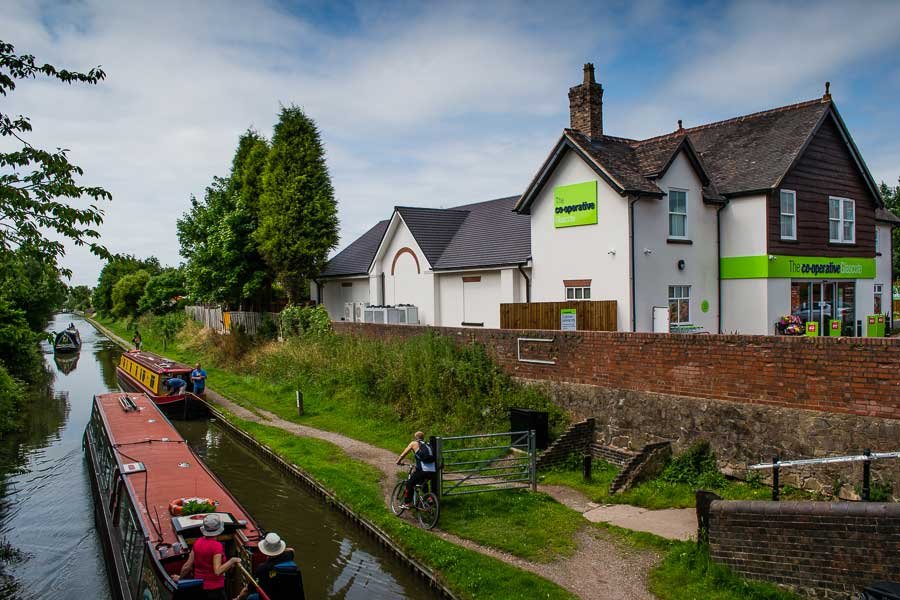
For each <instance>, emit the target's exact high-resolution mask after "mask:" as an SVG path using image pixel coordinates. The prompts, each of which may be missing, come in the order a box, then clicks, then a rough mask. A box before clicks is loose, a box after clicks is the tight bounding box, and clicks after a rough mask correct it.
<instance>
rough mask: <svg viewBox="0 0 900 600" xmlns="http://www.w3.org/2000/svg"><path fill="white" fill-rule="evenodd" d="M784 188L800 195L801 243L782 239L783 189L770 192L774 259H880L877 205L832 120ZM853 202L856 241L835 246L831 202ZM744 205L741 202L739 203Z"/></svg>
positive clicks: (769, 220)
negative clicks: (830, 227) (785, 256)
mask: <svg viewBox="0 0 900 600" xmlns="http://www.w3.org/2000/svg"><path fill="white" fill-rule="evenodd" d="M781 189H786V190H793V191H795V192H796V193H797V201H796V217H795V218H796V223H797V225H796V227H797V239H796V241H794V240H782V239H781V195H780V190H773V191H771V192H769V195H768V198H767V205H768V206H767V209H766V223H767V226H766V229H767V231H768V240H769V244H768V245H769V254H788V255H799V256H852V257H873V256H875V206H876V200H875V198H874V197H873V196H872V193H871V192H870V191H869V186H868V185H867V184H866V181H865V179H864V178H863V175H862V173H861V172H860V170H859V167H857V165H856V162H855V161H854V159H853V155H852V154H851V153H850V150H849V148H848V147H847V144H846V143H845V142H844V138H843V136H842V135H841V132H840V131H839V130H838V127H837V125H836V124H835V122H834V119H833V118H832V117H830V116H829V117H827V118H826V120H825V122H824V123H823V124H822V126H821V127H820V128H819V131H818V132H816V134H815V135H814V136H813V138H812V140H810V143H809V145H808V146H807V147H806V150H804V152H803V155H802V156H801V157H800V160H798V161H797V164H795V165H794V167H793V168H792V169H791V170H790V171H789V172H788V174H787V175H786V176H785V178H784V181H782V183H781ZM829 196H836V197H841V198H850V199H851V200H854V201H855V204H856V211H855V212H856V217H855V218H856V225H855V227H856V242H855V243H854V244H835V243H831V242H829V239H828V198H829ZM735 202H740V200H739V199H738V200H735Z"/></svg>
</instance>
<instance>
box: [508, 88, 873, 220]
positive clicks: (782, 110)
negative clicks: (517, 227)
mask: <svg viewBox="0 0 900 600" xmlns="http://www.w3.org/2000/svg"><path fill="white" fill-rule="evenodd" d="M828 118H833V119H834V120H835V123H836V124H837V126H838V129H839V130H840V132H841V135H842V136H843V137H844V140H845V141H846V143H847V146H848V148H849V149H850V152H851V154H852V155H853V157H854V159H855V161H856V163H857V165H858V166H859V168H860V171H861V172H862V174H863V177H864V178H865V179H866V182H867V183H868V185H869V186H870V188H871V189H872V192H873V195H874V196H875V197H876V198H879V199H878V200H877V201H878V202H880V196H879V194H878V192H877V187H876V186H875V181H874V179H873V178H872V175H871V174H870V173H869V170H868V168H867V167H866V165H865V162H863V160H862V156H861V155H860V153H859V150H858V149H857V148H856V145H855V144H854V143H853V139H852V138H851V137H850V133H849V131H848V130H847V127H846V125H845V124H844V122H843V120H842V119H841V116H840V114H839V113H838V111H837V108H835V106H834V103H833V102H832V101H831V99H830V97H824V98H817V99H815V100H809V101H806V102H800V103H798V104H791V105H789V106H782V107H779V108H773V109H771V110H765V111H761V112H756V113H752V114H749V115H744V116H742V117H736V118H733V119H727V120H724V121H717V122H715V123H708V124H706V125H700V126H697V127H690V128H687V129H683V128H679V129H678V130H677V131H674V132H672V133H668V134H665V135H661V136H658V137H653V138H649V139H646V140H632V139H628V138H620V137H613V136H607V135H604V136H601V137H600V138H596V139H589V138H588V137H587V136H585V135H584V134H582V133H581V132H578V131H574V130H570V129H567V130H565V131H564V132H563V137H562V138H560V141H559V142H557V144H556V146H554V148H553V150H552V151H551V153H550V155H549V156H548V158H547V160H546V161H545V163H544V166H542V167H541V170H540V171H538V174H537V175H536V176H535V178H534V180H533V181H532V182H531V185H529V187H528V189H527V190H526V191H525V193H524V194H522V198H521V199H520V201H519V203H518V204H517V206H516V210H518V211H520V212H528V210H529V209H530V206H531V203H532V202H533V201H534V199H535V197H536V196H537V194H538V193H539V192H540V189H541V188H542V187H543V184H544V183H545V182H546V180H547V178H548V177H549V176H550V174H551V173H552V171H553V167H555V166H556V164H557V163H558V162H559V160H561V158H562V155H563V154H564V153H565V152H566V151H567V150H570V149H574V150H577V151H578V153H579V154H581V155H582V158H584V159H585V160H586V162H588V164H590V165H591V167H592V168H594V170H595V171H597V172H598V174H600V175H601V177H602V178H603V179H604V180H606V181H607V183H609V184H610V186H611V187H612V188H613V189H614V190H616V191H617V192H618V193H619V194H622V195H625V194H628V193H631V194H645V195H653V194H654V192H655V193H656V194H660V193H661V190H660V189H659V188H658V187H657V186H656V184H655V182H656V181H657V180H658V179H659V178H660V177H662V176H663V175H664V174H665V172H666V170H667V169H668V168H669V166H670V165H671V164H672V161H673V160H674V159H675V157H676V156H677V155H678V153H679V152H682V151H684V152H686V154H687V156H688V159H689V160H691V162H692V164H693V166H694V169H695V170H696V171H697V173H698V175H699V176H700V179H701V180H702V181H703V183H704V199H705V200H707V201H711V202H721V201H724V200H725V198H726V197H729V196H736V195H740V194H743V193H751V192H759V191H763V190H768V189H773V188H775V187H777V186H778V185H779V184H780V182H781V180H782V178H783V177H784V176H785V174H786V173H787V172H788V171H789V170H790V169H791V167H792V166H793V165H794V163H795V162H796V161H797V160H798V159H799V157H800V155H801V154H802V153H803V151H804V150H805V149H806V146H807V145H808V144H809V141H810V140H811V139H812V137H813V135H815V133H816V132H817V131H818V129H819V127H821V125H822V123H823V122H824V121H825V120H826V119H828Z"/></svg>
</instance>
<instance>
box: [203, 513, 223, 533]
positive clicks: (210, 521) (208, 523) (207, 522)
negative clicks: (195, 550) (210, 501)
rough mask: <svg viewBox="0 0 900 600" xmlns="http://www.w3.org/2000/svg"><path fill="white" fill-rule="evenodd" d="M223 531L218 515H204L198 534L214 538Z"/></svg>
mask: <svg viewBox="0 0 900 600" xmlns="http://www.w3.org/2000/svg"><path fill="white" fill-rule="evenodd" d="M223 531H225V524H224V523H222V519H221V518H220V517H219V515H206V516H205V517H203V525H202V526H201V527H200V532H201V533H202V534H203V535H205V536H206V537H216V536H217V535H219V534H221V533H222V532H223Z"/></svg>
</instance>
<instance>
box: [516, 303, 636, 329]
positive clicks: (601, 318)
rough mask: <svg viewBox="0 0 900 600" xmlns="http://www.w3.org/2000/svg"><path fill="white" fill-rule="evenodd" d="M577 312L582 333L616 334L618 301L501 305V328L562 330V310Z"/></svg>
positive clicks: (576, 316)
mask: <svg viewBox="0 0 900 600" xmlns="http://www.w3.org/2000/svg"><path fill="white" fill-rule="evenodd" d="M564 308H567V309H575V323H576V329H578V330H579V331H617V330H618V322H617V320H616V301H615V300H572V301H569V302H527V303H522V302H517V303H514V304H501V305H500V328H501V329H561V327H560V320H561V319H560V311H561V310H562V309H564Z"/></svg>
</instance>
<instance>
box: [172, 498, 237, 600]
mask: <svg viewBox="0 0 900 600" xmlns="http://www.w3.org/2000/svg"><path fill="white" fill-rule="evenodd" d="M224 531H225V525H224V524H223V523H222V519H221V517H219V515H206V516H205V517H203V525H201V526H200V532H201V533H202V534H203V537H201V538H200V539H198V540H197V541H196V542H194V547H193V548H191V554H190V555H189V556H188V559H187V560H186V561H185V563H184V566H183V567H181V573H180V574H179V575H176V576H175V577H173V578H172V579H174V580H175V581H178V580H179V579H183V578H184V577H187V576H188V574H189V573H190V572H191V569H193V571H194V579H201V580H203V593H204V595H205V597H206V598H207V600H227V596H226V595H225V573H227V572H228V570H229V569H231V568H232V567H234V565H236V564H239V563H240V562H241V559H240V558H237V557H234V558H229V559H228V560H225V548H224V547H223V546H222V542H220V541H219V540H217V539H216V536H218V535H221V534H222V532H224Z"/></svg>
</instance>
